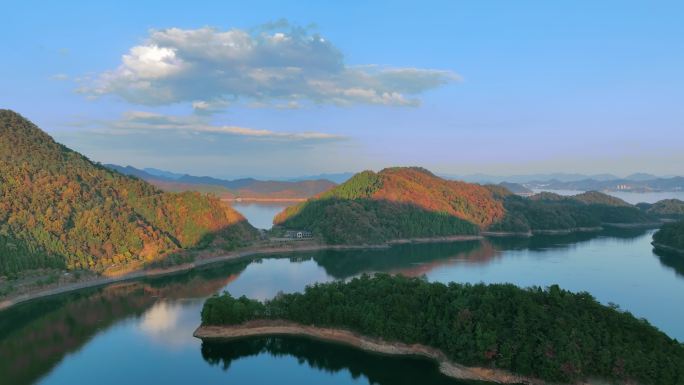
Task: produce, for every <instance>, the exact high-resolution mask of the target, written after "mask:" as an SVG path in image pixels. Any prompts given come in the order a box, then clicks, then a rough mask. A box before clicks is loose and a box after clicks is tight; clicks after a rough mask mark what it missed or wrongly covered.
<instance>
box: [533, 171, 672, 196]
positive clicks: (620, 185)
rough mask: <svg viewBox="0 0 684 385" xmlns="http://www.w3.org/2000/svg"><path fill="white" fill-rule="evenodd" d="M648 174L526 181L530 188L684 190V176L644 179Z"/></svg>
mask: <svg viewBox="0 0 684 385" xmlns="http://www.w3.org/2000/svg"><path fill="white" fill-rule="evenodd" d="M647 176H648V175H647V174H639V175H637V176H634V179H627V178H624V179H610V180H596V179H582V180H577V181H569V182H562V181H559V180H551V181H531V182H527V183H525V185H526V186H527V187H529V188H538V189H541V188H543V189H551V190H580V191H591V190H600V191H634V192H647V191H684V177H680V176H676V177H671V178H655V179H644V178H646V177H647Z"/></svg>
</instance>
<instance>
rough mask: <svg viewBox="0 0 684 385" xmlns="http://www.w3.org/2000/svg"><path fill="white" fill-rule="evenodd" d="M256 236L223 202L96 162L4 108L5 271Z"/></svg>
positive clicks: (148, 256)
mask: <svg viewBox="0 0 684 385" xmlns="http://www.w3.org/2000/svg"><path fill="white" fill-rule="evenodd" d="M255 236H256V230H254V228H253V227H251V226H250V225H249V224H248V223H247V222H246V221H245V219H244V218H243V217H242V216H241V215H240V214H239V213H237V212H236V211H234V210H233V209H232V208H230V207H229V206H227V205H225V204H224V203H222V202H221V201H220V200H218V199H216V198H212V197H207V196H203V195H201V194H199V193H182V194H173V193H163V192H161V191H160V190H158V189H157V188H155V187H154V186H151V185H150V184H148V183H146V182H144V181H142V180H140V179H137V178H133V177H129V176H125V175H122V174H120V173H118V172H115V171H112V170H109V169H107V168H105V167H102V166H100V165H98V164H95V163H93V162H91V161H89V160H88V159H87V158H86V157H84V156H82V155H81V154H79V153H77V152H75V151H72V150H70V149H69V148H67V147H65V146H63V145H61V144H59V143H57V142H55V141H54V140H53V139H52V138H51V137H50V136H49V135H47V134H46V133H45V132H43V131H42V130H40V129H39V128H38V127H36V126H35V125H34V124H32V123H31V122H29V121H28V120H26V119H25V118H23V117H22V116H21V115H19V114H17V113H15V112H13V111H9V110H0V256H2V258H0V276H3V275H11V274H14V273H17V272H19V271H22V270H28V269H35V268H42V267H66V268H83V269H91V270H96V271H102V270H104V269H106V268H107V267H108V266H111V265H113V264H119V265H122V264H126V263H131V262H137V263H141V262H145V261H151V260H155V259H158V258H161V257H163V256H164V255H166V254H168V253H170V252H173V251H176V250H178V249H181V248H189V247H197V246H203V245H207V244H209V243H211V242H214V243H215V244H217V245H219V244H220V245H221V246H223V247H227V248H230V247H235V246H238V245H241V244H243V243H244V242H247V241H249V240H251V239H253V238H254V237H255Z"/></svg>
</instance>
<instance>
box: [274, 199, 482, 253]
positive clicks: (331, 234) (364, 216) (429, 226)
mask: <svg viewBox="0 0 684 385" xmlns="http://www.w3.org/2000/svg"><path fill="white" fill-rule="evenodd" d="M281 225H282V226H284V227H287V228H293V229H307V230H310V231H312V232H313V233H314V234H315V235H316V236H320V237H322V238H323V240H325V241H326V242H327V243H331V244H364V243H368V244H378V243H383V242H386V241H388V240H392V239H400V238H421V237H434V236H447V235H455V234H477V232H478V229H477V226H475V225H473V224H472V223H470V222H467V221H464V220H463V219H460V218H457V217H454V216H452V215H448V214H443V213H434V212H430V211H427V210H424V209H421V208H420V207H416V206H413V205H410V204H401V203H395V202H388V201H381V200H371V199H355V200H341V199H320V200H311V201H309V202H306V204H305V205H303V208H302V209H301V211H300V212H299V214H297V215H295V216H292V217H290V218H288V219H287V221H285V222H283V223H282V224H281Z"/></svg>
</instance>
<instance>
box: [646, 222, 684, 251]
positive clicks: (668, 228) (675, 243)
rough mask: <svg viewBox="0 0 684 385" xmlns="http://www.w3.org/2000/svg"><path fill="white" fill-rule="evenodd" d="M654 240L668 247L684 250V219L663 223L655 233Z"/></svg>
mask: <svg viewBox="0 0 684 385" xmlns="http://www.w3.org/2000/svg"><path fill="white" fill-rule="evenodd" d="M653 241H654V242H655V243H657V244H661V245H664V246H667V247H672V248H674V249H678V250H684V221H679V222H673V223H667V224H665V225H663V227H661V228H660V230H658V231H657V232H656V233H655V234H653Z"/></svg>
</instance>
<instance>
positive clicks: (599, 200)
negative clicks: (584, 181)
mask: <svg viewBox="0 0 684 385" xmlns="http://www.w3.org/2000/svg"><path fill="white" fill-rule="evenodd" d="M571 198H572V199H574V200H577V201H580V202H582V203H586V204H588V205H605V206H617V207H620V206H623V207H626V206H631V205H630V204H629V203H627V202H625V201H624V200H622V199H620V198H616V197H614V196H612V195H608V194H604V193H601V192H598V191H587V192H584V193H581V194H577V195H573V196H572V197H571Z"/></svg>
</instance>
